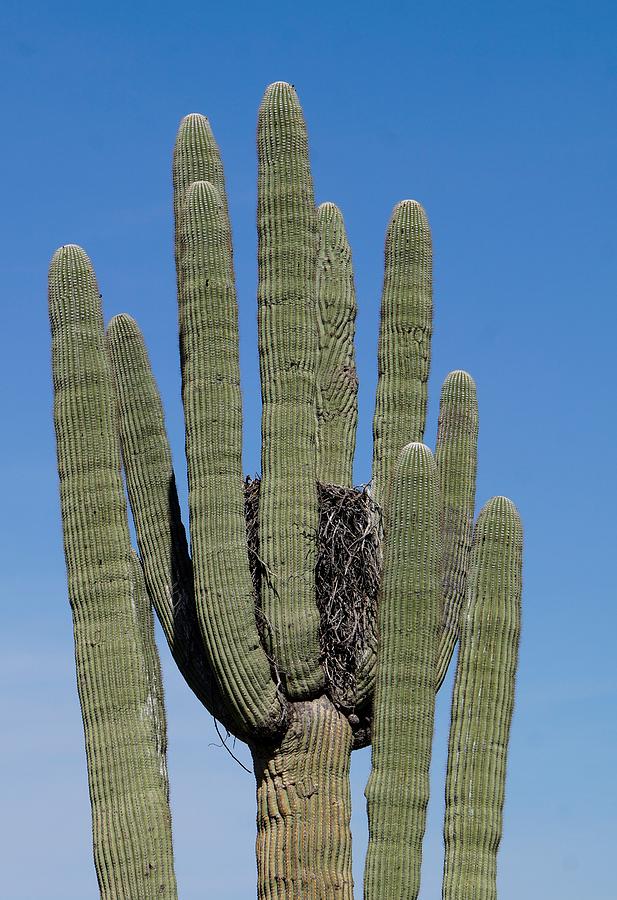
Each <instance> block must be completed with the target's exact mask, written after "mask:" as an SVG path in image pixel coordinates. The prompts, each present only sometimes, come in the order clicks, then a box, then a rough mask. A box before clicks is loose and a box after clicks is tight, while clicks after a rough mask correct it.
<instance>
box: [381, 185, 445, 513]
mask: <svg viewBox="0 0 617 900" xmlns="http://www.w3.org/2000/svg"><path fill="white" fill-rule="evenodd" d="M432 265H433V251H432V242H431V232H430V228H429V224H428V220H427V218H426V213H425V212H424V210H423V209H422V207H421V206H420V204H419V203H416V201H415V200H403V201H402V202H401V203H398V204H397V205H396V206H395V207H394V210H393V212H392V217H391V219H390V223H389V225H388V232H387V235H386V252H385V270H384V282H383V291H382V295H381V326H380V330H379V347H378V357H377V366H378V381H377V398H376V402H375V415H374V418H373V495H374V497H375V499H376V500H377V502H378V503H381V504H382V506H383V505H384V504H385V503H386V502H387V498H386V496H385V491H386V486H387V485H388V484H389V483H390V479H391V477H392V473H393V471H394V469H395V467H396V463H397V460H398V457H399V454H400V452H401V450H402V449H403V447H404V446H405V445H406V444H408V443H409V442H411V441H421V440H422V439H423V437H424V426H425V421H426V402H427V382H428V373H429V367H430V350H431V334H432V315H433V301H432Z"/></svg>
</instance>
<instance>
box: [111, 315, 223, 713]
mask: <svg viewBox="0 0 617 900" xmlns="http://www.w3.org/2000/svg"><path fill="white" fill-rule="evenodd" d="M107 349H108V353H109V359H110V361H111V367H112V371H113V375H114V379H115V384H116V399H117V411H118V426H119V432H120V444H121V448H122V458H123V462H124V471H125V473H126V484H127V488H128V495H129V500H130V503H131V509H132V512H133V520H134V522H135V531H136V533H137V543H138V545H139V552H140V554H141V560H142V563H143V568H144V576H145V580H146V585H147V588H148V593H149V596H150V597H151V598H152V602H153V604H154V606H155V608H156V611H157V615H158V618H159V621H160V623H161V626H162V628H163V632H164V633H165V637H166V638H167V642H168V644H169V648H170V650H171V652H172V654H173V657H174V659H175V661H176V663H177V665H178V668H179V669H180V671H181V672H182V675H183V676H184V678H185V679H186V681H187V683H188V684H189V686H190V687H191V689H192V690H193V691H194V693H195V694H196V696H197V697H198V698H199V700H201V702H202V703H203V704H204V706H206V707H207V709H208V710H209V711H210V712H211V713H212V715H214V716H216V718H217V719H220V720H221V722H222V723H223V724H224V725H225V727H227V728H229V729H230V730H235V729H236V727H237V725H236V723H235V722H234V721H233V720H232V719H230V716H229V714H228V712H227V709H226V706H225V703H224V700H223V697H222V696H221V694H220V691H219V690H218V687H217V685H216V680H215V678H214V675H213V673H212V671H211V669H210V666H209V663H208V661H207V657H206V652H205V648H204V645H203V640H202V637H201V631H200V628H199V622H198V619H197V610H196V607H195V593H194V589H193V567H192V563H191V558H190V556H189V550H188V545H187V540H186V533H185V530H184V525H183V524H182V518H181V514H180V504H179V502H178V495H177V492H176V482H175V478H174V472H173V466H172V460H171V451H170V449H169V443H168V440H167V433H166V430H165V420H164V416H163V407H162V404H161V398H160V396H159V392H158V389H157V386H156V382H155V380H154V376H153V374H152V369H151V367H150V361H149V359H148V354H147V351H146V346H145V343H144V339H143V336H142V334H141V332H140V330H139V328H138V326H137V323H136V322H135V321H134V319H132V318H131V317H130V316H128V315H126V314H122V315H120V316H115V317H114V318H113V319H112V320H111V322H110V323H109V325H108V327H107Z"/></svg>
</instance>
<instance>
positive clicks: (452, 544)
mask: <svg viewBox="0 0 617 900" xmlns="http://www.w3.org/2000/svg"><path fill="white" fill-rule="evenodd" d="M477 462H478V402H477V398H476V386H475V384H474V381H473V379H472V378H471V376H470V375H468V374H467V372H461V371H457V372H450V374H449V375H448V377H447V378H446V380H445V381H444V384H443V388H442V392H441V401H440V404H439V424H438V427H437V447H436V450H435V463H436V465H437V474H438V476H439V488H440V495H441V503H442V529H441V533H442V541H443V598H444V603H443V615H442V628H441V635H440V642H439V653H438V656H437V683H436V690H439V688H440V687H441V684H442V682H443V680H444V678H445V676H446V672H447V671H448V666H449V665H450V660H451V658H452V654H453V652H454V647H455V645H456V642H457V640H458V633H459V622H460V612H461V606H462V604H463V599H464V597H465V585H466V581H467V570H468V567H469V555H470V553H471V537H472V531H473V514H474V504H475V495H476V469H477Z"/></svg>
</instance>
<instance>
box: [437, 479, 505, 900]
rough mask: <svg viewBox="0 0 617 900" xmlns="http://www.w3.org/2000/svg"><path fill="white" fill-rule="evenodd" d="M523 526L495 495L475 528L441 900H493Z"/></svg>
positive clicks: (448, 785)
mask: <svg viewBox="0 0 617 900" xmlns="http://www.w3.org/2000/svg"><path fill="white" fill-rule="evenodd" d="M521 569H522V529H521V523H520V519H519V516H518V513H517V511H516V509H515V507H514V505H513V503H512V502H511V501H510V500H508V499H506V498H505V497H494V498H493V499H492V500H489V502H488V503H487V504H486V506H485V507H484V508H483V509H482V511H481V513H480V515H479V517H478V521H477V523H476V527H475V529H474V536H473V546H472V553H471V563H470V570H469V581H468V588H467V597H466V601H465V607H464V610H463V615H462V619H461V635H460V648H459V655H458V663H457V669H456V680H455V684H454V695H453V699H452V721H451V725H450V740H449V746H448V771H447V776H446V813H445V820H444V839H445V845H446V850H445V861H444V878H443V898H444V900H469V898H470V897H473V898H474V900H495V898H496V897H497V886H496V879H497V876H496V867H497V850H498V848H499V843H500V840H501V832H502V818H503V817H502V812H503V803H504V787H505V776H506V756H507V751H508V740H509V734H510V722H511V719H512V710H513V707H514V684H515V673H516V663H517V656H518V644H519V635H520V603H521V582H522V578H521Z"/></svg>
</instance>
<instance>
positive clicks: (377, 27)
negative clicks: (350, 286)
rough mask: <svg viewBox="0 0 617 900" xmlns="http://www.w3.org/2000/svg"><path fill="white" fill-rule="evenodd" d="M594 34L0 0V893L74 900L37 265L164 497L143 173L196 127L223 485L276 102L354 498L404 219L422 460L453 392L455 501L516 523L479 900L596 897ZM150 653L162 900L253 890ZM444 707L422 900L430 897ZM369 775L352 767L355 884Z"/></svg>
mask: <svg viewBox="0 0 617 900" xmlns="http://www.w3.org/2000/svg"><path fill="white" fill-rule="evenodd" d="M616 28H617V12H616V8H615V5H614V4H613V3H609V2H600V0H587V2H578V0H576V2H575V0H561V2H547V0H535V2H532V0H519V2H517V3H512V2H497V3H495V2H478V0H475V2H474V0H471V2H469V3H466V4H464V3H454V2H451V0H443V2H440V3H434V2H417V3H409V2H406V3H387V2H386V3H384V4H380V5H379V6H378V5H377V4H368V3H362V2H359V3H358V2H356V3H353V4H351V3H347V2H341V3H338V4H337V3H331V2H330V3H323V2H321V0H313V2H311V3H310V4H309V3H306V4H287V3H281V2H273V3H267V2H264V3H261V4H248V3H247V4H245V3H242V2H239V0H236V2H235V3H233V4H220V5H216V6H215V5H210V4H204V3H203V2H202V3H196V2H193V0H188V2H184V3H183V4H181V5H180V6H178V5H176V4H171V3H161V2H156V0H153V2H150V3H147V4H146V3H143V2H135V3H130V4H126V3H119V2H117V0H109V2H108V3H106V4H100V5H99V4H96V5H95V4H88V3H85V4H84V3H79V4H77V3H69V2H63V3H59V4H48V3H42V2H31V3H25V4H24V3H16V2H13V0H8V2H6V0H5V3H4V4H3V11H2V13H1V14H0V30H1V32H2V34H3V46H2V49H1V50H0V60H1V78H0V92H1V94H2V110H3V121H4V124H5V130H4V139H3V141H2V144H1V145H0V154H1V156H2V173H3V190H2V210H3V214H2V216H1V217H0V232H1V246H2V251H3V252H2V266H1V270H0V280H1V287H2V299H3V328H2V338H1V340H2V344H3V347H2V353H0V369H1V373H0V377H1V383H2V384H3V390H2V393H1V400H0V402H1V403H2V421H3V423H4V439H3V441H2V445H1V451H0V452H1V453H2V468H3V471H4V477H5V488H4V491H3V500H4V510H5V512H4V516H3V521H4V529H3V534H2V540H1V541H0V596H1V597H2V600H3V604H2V628H1V629H0V644H1V646H0V703H1V710H0V716H1V719H2V722H3V739H2V742H0V772H1V773H2V774H1V776H0V778H1V781H2V784H1V789H2V797H3V800H2V817H1V821H0V843H1V844H2V847H3V849H4V860H5V861H4V863H3V866H2V869H1V871H0V896H2V897H3V898H6V900H55V898H62V900H78V898H79V900H86V898H95V897H96V896H97V889H96V884H95V879H94V873H93V867H92V864H91V857H90V836H89V808H88V800H87V788H86V778H85V765H84V758H83V744H82V733H81V722H80V717H79V710H78V704H77V699H76V690H75V680H74V674H73V662H72V635H71V623H70V614H69V609H68V603H67V599H66V582H65V574H64V561H63V553H62V544H61V531H60V524H59V507H58V500H57V482H56V475H55V449H54V440H53V430H52V423H51V389H50V375H49V348H48V345H49V333H48V324H47V311H46V284H45V283H46V272H47V266H48V261H49V258H50V256H51V254H52V252H53V250H54V249H55V247H56V246H57V245H59V244H61V243H66V242H76V243H80V244H82V245H83V246H84V247H85V248H86V249H87V251H88V252H89V253H90V255H91V257H92V259H93V261H94V263H95V266H96V269H97V273H98V277H99V282H100V286H101V290H102V293H103V296H104V305H105V315H106V317H107V318H109V317H110V316H111V315H113V314H114V313H117V312H120V311H123V310H126V311H129V312H131V313H132V314H133V315H135V317H136V318H137V319H138V321H139V322H140V324H141V326H142V328H143V330H144V332H145V335H146V338H147V341H148V345H149V348H150V352H151V356H152V360H153V365H154V369H155V372H156V375H157V378H158V379H159V383H160V386H161V390H162V393H163V397H164V401H165V406H166V411H167V418H168V426H169V430H170V436H171V439H172V445H173V450H174V456H175V460H176V465H177V470H178V476H179V479H180V482H181V486H182V490H183V492H184V490H185V488H184V478H185V476H184V469H183V463H182V448H183V434H182V418H181V408H180V403H179V375H178V364H177V337H176V309H175V299H174V271H173V253H172V240H171V238H172V222H171V190H170V189H171V185H170V158H171V148H172V144H173V140H174V135H175V130H176V127H177V124H178V121H179V119H180V118H181V117H182V116H183V115H184V114H186V113H188V112H191V111H199V112H203V113H205V114H207V115H208V116H209V117H210V119H211V121H212V124H213V127H214V130H215V133H216V135H217V138H218V140H219V144H220V146H221V149H222V153H223V158H224V162H225V167H226V174H227V180H228V190H229V197H230V207H231V214H232V219H233V229H234V240H235V258H236V269H237V277H238V287H239V295H240V302H241V329H242V336H241V343H242V346H241V352H242V365H243V378H244V392H245V416H246V417H245V424H246V439H245V468H246V470H247V471H248V472H254V471H256V470H258V468H259V458H258V446H259V438H258V419H259V397H258V391H257V384H258V368H257V354H256V333H255V300H254V298H255V284H256V262H255V258H256V254H255V249H256V247H255V245H256V237H255V202H256V200H255V191H256V185H255V179H256V158H255V124H256V115H257V107H258V104H259V100H260V97H261V94H262V92H263V90H264V88H265V87H266V85H267V84H268V83H269V82H271V81H274V80H287V81H291V82H293V83H294V84H295V85H296V88H297V90H298V92H299V95H300V98H301V101H302V104H303V107H304V111H305V115H306V118H307V121H308V125H309V133H310V140H311V155H312V161H313V168H314V178H315V188H316V195H317V199H318V201H320V202H321V201H323V200H332V201H335V202H337V203H338V204H339V205H340V206H341V208H342V210H343V213H344V216H345V219H346V223H347V228H348V232H349V236H350V240H351V243H352V247H353V252H354V259H355V269H356V282H357V291H358V303H359V318H358V338H357V348H358V349H357V352H358V363H359V371H360V377H361V395H360V403H361V417H360V432H359V434H360V437H359V442H358V454H357V467H356V476H357V479H358V480H359V481H362V480H366V479H367V478H368V477H369V466H370V453H371V442H370V430H371V415H372V403H373V393H374V387H375V376H376V341H377V324H378V309H379V293H380V286H381V276H382V257H383V238H384V233H385V227H386V223H387V220H388V217H389V214H390V210H391V208H392V206H393V205H394V203H395V202H396V201H398V200H399V199H402V198H404V197H414V198H416V199H418V200H420V201H421V202H422V203H423V204H424V206H425V207H426V209H427V212H428V215H429V219H430V221H431V225H432V228H433V239H434V250H435V338H434V344H433V364H432V370H431V381H430V404H431V411H430V417H429V427H428V430H427V442H428V443H429V444H430V443H432V442H433V440H434V433H435V422H436V403H437V400H438V396H439V388H440V384H441V381H442V380H443V377H444V376H445V374H446V373H447V372H448V371H449V370H450V369H453V368H466V369H468V370H469V371H470V372H471V373H472V374H473V375H474V377H475V379H476V381H477V385H478V394H479V401H480V416H481V425H480V448H479V451H480V458H479V464H480V469H479V482H478V506H479V505H480V504H481V503H483V502H484V501H485V500H486V499H487V498H488V497H489V496H491V495H492V494H495V493H499V494H508V495H509V496H511V497H512V498H513V499H514V500H515V502H516V503H517V504H518V506H519V508H520V511H521V514H522V517H523V521H524V525H525V539H526V547H525V550H526V555H525V588H524V598H523V602H524V613H523V616H524V618H523V639H522V645H521V659H520V674H519V680H518V694H517V705H516V711H515V718H514V723H513V731H512V743H511V754H510V765H509V776H508V788H507V804H506V815H505V835H504V840H503V843H502V849H501V852H500V900H514V898H520V897H526V898H536V897H538V898H543V900H544V898H552V897H559V898H560V900H580V898H581V897H593V898H594V900H611V898H612V897H614V877H613V874H612V855H613V853H614V844H615V838H616V836H617V835H616V834H615V807H616V804H617V796H616V794H617V791H616V784H617V782H616V779H615V770H614V759H615V750H616V743H617V742H616V727H615V699H616V697H615V695H616V693H617V690H616V688H617V685H616V677H615V663H614V659H615V651H614V635H615V631H616V626H617V622H616V615H615V605H616V604H615V600H616V596H615V594H616V591H615V584H614V579H613V577H612V569H613V566H614V559H615V518H614V507H615V503H616V501H617V496H616V494H617V492H616V489H615V486H616V479H615V465H614V461H613V460H614V453H615V449H614V448H615V439H616V437H617V426H616V424H615V422H616V419H615V402H614V390H615V388H614V385H615V378H614V363H613V359H614V355H615V354H614V335H615V331H616V325H617V322H616V317H615V287H616V284H617V230H616V229H615V208H616V200H617V194H616V188H617V176H616V172H617V167H616V165H615V159H616V158H617V118H616V116H615V109H616V100H617V96H616V95H617V49H616V48H617V44H616V42H615V33H616ZM162 657H163V664H164V670H165V680H166V690H167V700H168V719H169V731H170V751H169V761H170V771H171V790H172V804H173V816H174V828H175V846H176V860H177V873H178V880H179V886H180V896H181V897H182V898H183V900H197V898H201V897H204V896H206V895H207V896H216V897H218V898H221V900H237V898H241V897H242V898H244V897H248V896H253V895H254V862H253V840H254V798H253V781H252V778H251V777H250V776H249V775H247V774H246V773H244V772H243V771H242V770H241V769H239V768H238V767H237V766H236V765H235V764H234V763H233V761H232V760H231V759H230V758H229V757H228V756H227V754H226V753H225V752H224V751H222V750H221V749H220V748H217V746H216V744H217V743H218V739H217V736H216V733H215V731H214V729H213V727H212V723H211V720H210V719H209V716H208V715H207V714H205V713H204V712H203V711H202V710H201V708H200V707H199V706H198V704H197V702H196V701H194V699H193V697H192V695H191V694H190V692H189V691H188V689H186V688H185V687H184V686H183V684H182V683H181V682H180V680H179V678H178V676H177V675H176V673H175V672H174V670H173V667H172V665H171V664H170V660H169V657H168V654H167V651H166V649H163V651H162ZM450 689H451V685H450V683H448V684H447V685H446V686H445V688H444V689H443V690H442V692H441V694H440V698H439V705H438V706H439V708H438V717H437V733H436V745H435V754H434V765H433V793H432V801H431V808H430V814H429V830H428V835H427V841H426V851H425V866H424V883H423V889H422V895H421V898H422V900H437V898H438V897H439V896H440V877H441V811H442V795H443V775H444V770H445V742H446V735H447V716H448V704H449V692H450ZM240 752H241V751H240ZM368 765H369V758H368V753H367V752H363V753H360V754H356V755H355V757H354V765H353V789H354V827H355V850H356V856H357V870H356V871H357V876H358V877H357V882H358V883H359V882H360V879H361V858H362V852H363V848H364V845H365V842H366V827H365V824H364V804H363V798H362V790H363V787H364V783H365V780H366V776H367V772H368Z"/></svg>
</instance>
